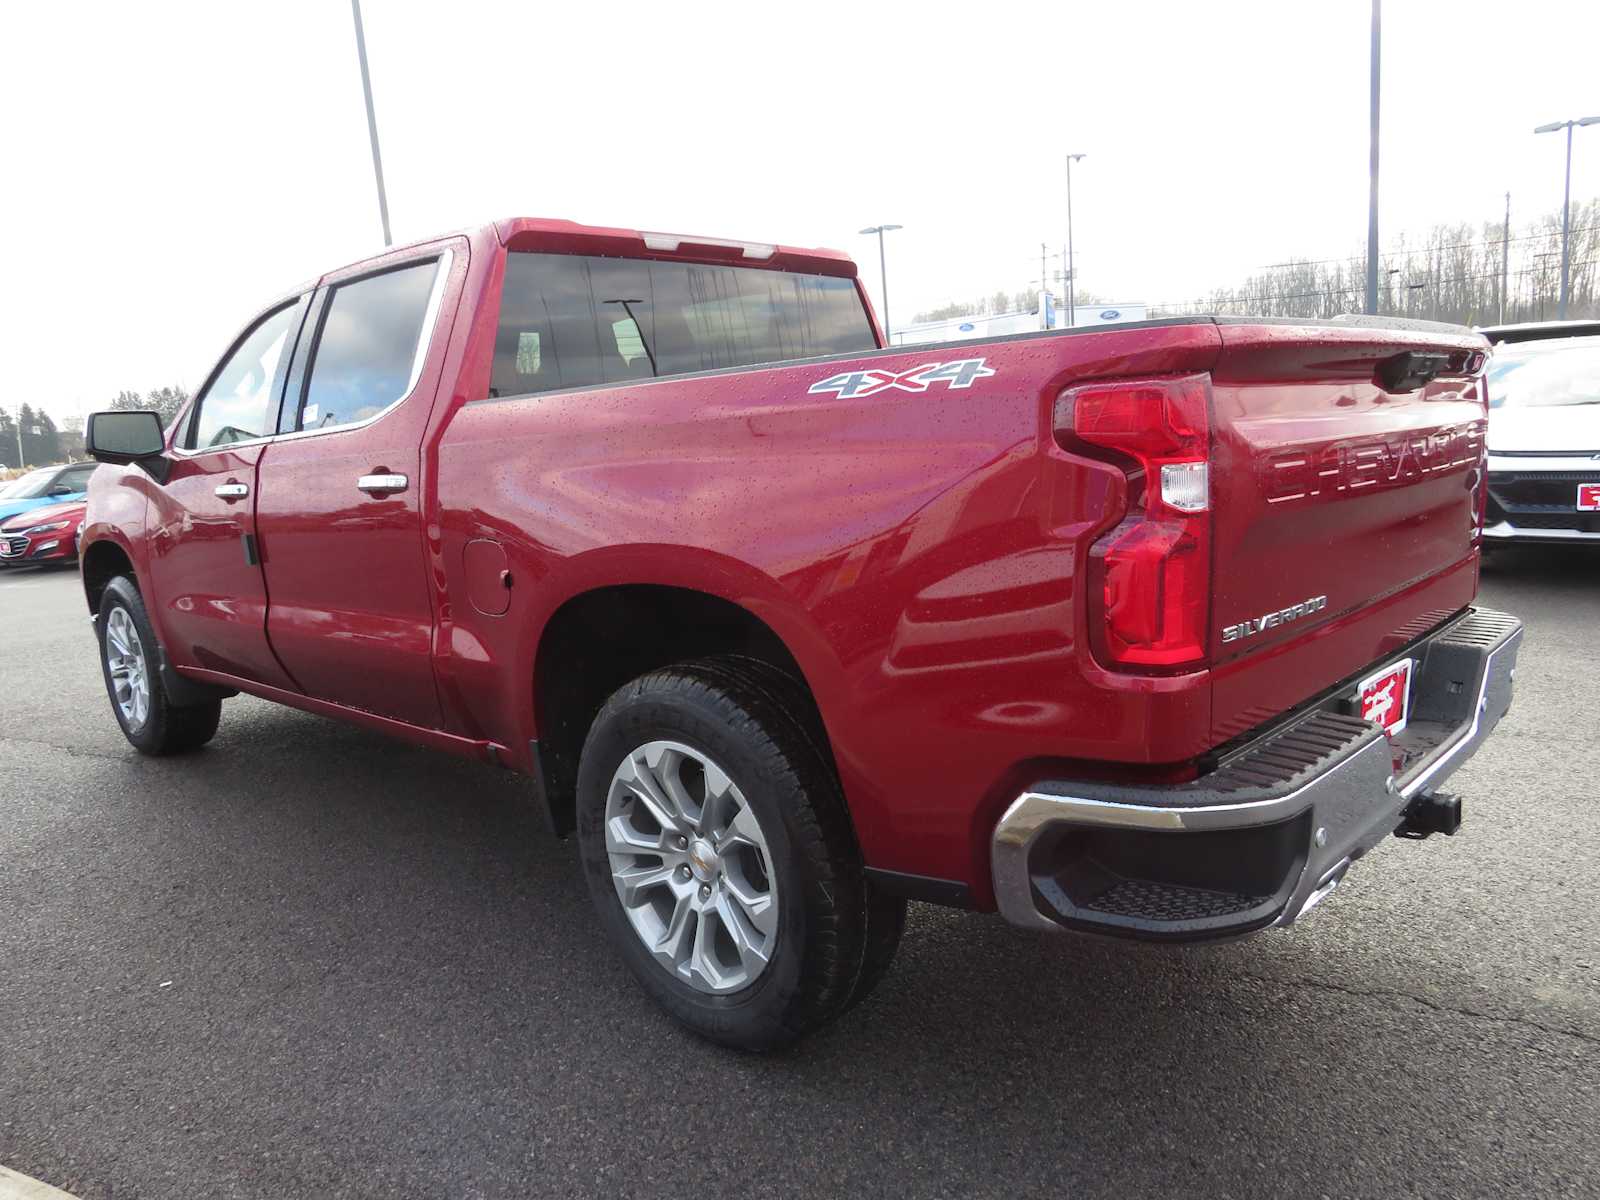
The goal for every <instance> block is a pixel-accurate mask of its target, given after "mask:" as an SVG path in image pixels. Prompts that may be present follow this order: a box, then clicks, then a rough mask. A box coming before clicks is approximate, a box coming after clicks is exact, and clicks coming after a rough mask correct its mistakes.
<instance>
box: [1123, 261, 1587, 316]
mask: <svg viewBox="0 0 1600 1200" xmlns="http://www.w3.org/2000/svg"><path fill="white" fill-rule="evenodd" d="M1335 261H1337V260H1335ZM1596 262H1600V259H1593V258H1587V259H1584V260H1583V261H1582V262H1577V263H1573V264H1572V266H1574V267H1586V266H1590V265H1591V264H1593V263H1596ZM1553 272H1554V268H1551V267H1523V268H1521V269H1520V270H1516V271H1512V272H1510V275H1511V277H1512V278H1514V279H1520V278H1521V277H1523V276H1525V275H1550V274H1552V273H1553ZM1498 278H1500V272H1499V271H1483V272H1478V273H1475V274H1471V275H1452V276H1450V277H1448V278H1440V279H1437V280H1429V281H1428V282H1427V283H1426V284H1423V285H1419V287H1428V288H1432V289H1434V290H1435V291H1438V290H1439V289H1440V288H1443V287H1444V286H1445V285H1447V284H1452V283H1469V282H1471V281H1472V280H1475V279H1498ZM1360 287H1361V285H1360V284H1359V282H1358V283H1353V284H1350V285H1348V286H1345V287H1337V288H1326V289H1323V290H1320V291H1313V292H1265V293H1263V294H1261V295H1259V296H1234V295H1230V294H1229V293H1228V292H1227V289H1225V288H1218V289H1216V290H1214V291H1213V292H1212V293H1211V294H1210V295H1209V296H1200V297H1197V298H1195V299H1194V300H1192V301H1191V300H1147V301H1145V304H1146V305H1147V306H1148V307H1150V308H1177V307H1181V306H1185V305H1191V304H1253V303H1255V302H1257V301H1261V300H1317V299H1329V298H1331V297H1334V296H1344V295H1348V294H1350V293H1353V292H1358V291H1360Z"/></svg>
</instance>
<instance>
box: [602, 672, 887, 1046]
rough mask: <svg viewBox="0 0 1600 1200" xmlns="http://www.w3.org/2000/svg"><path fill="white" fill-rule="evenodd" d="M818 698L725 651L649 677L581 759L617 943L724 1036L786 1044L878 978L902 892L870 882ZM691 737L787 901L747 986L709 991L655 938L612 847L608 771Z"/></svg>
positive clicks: (607, 913) (685, 1018)
mask: <svg viewBox="0 0 1600 1200" xmlns="http://www.w3.org/2000/svg"><path fill="white" fill-rule="evenodd" d="M813 714H814V709H813V707H812V705H811V703H810V700H809V697H808V696H807V695H806V694H805V692H804V691H803V690H802V689H801V688H800V687H799V685H797V684H796V683H795V682H794V681H792V680H790V679H789V678H788V676H786V675H784V674H783V673H782V672H779V671H777V670H775V669H773V668H771V667H768V666H767V665H765V664H763V663H759V662H755V661H754V660H750V659H743V658H735V657H731V656H730V657H719V658H711V659H702V660H697V661H694V662H688V663H683V664H679V665H677V666H673V667H668V668H665V669H663V670H660V671H655V672H653V673H651V674H649V675H645V676H643V677H641V678H639V679H636V680H634V681H633V682H632V683H629V684H627V685H626V686H624V687H623V688H621V689H620V690H618V691H617V692H616V693H615V694H614V695H613V696H612V697H611V698H610V699H609V700H608V701H607V702H606V704H605V705H604V707H602V709H601V710H600V713H599V715H598V716H597V717H596V718H595V721H594V724H593V725H592V726H591V727H590V730H589V736H588V740H587V741H586V743H585V745H584V749H583V757H582V760H581V762H580V764H579V770H578V812H577V817H578V821H577V825H578V847H579V853H580V856H581V858H582V861H583V867H584V875H585V877H586V878H587V880H588V885H589V892H590V896H591V898H592V899H593V901H594V904H595V908H596V910H597V911H598V913H599V916H600V921H601V924H602V925H603V926H604V928H605V930H606V933H607V935H608V936H609V938H610V940H611V942H612V944H613V946H615V947H616V949H617V951H618V953H620V954H621V956H622V958H623V961H624V962H625V963H626V964H627V966H628V968H629V969H630V970H631V971H632V972H633V974H634V976H635V978H637V979H638V980H639V983H640V984H641V985H642V986H643V987H644V989H645V990H646V991H647V992H648V993H649V994H650V995H651V997H652V998H653V999H655V1001H656V1002H657V1003H658V1004H660V1005H661V1006H662V1008H664V1009H665V1010H666V1011H667V1012H668V1014H670V1015H671V1016H672V1017H673V1018H674V1019H676V1020H677V1021H679V1022H680V1023H681V1024H683V1025H685V1026H686V1027H688V1028H689V1029H691V1030H693V1031H694V1032H695V1033H698V1034H700V1035H701V1036H703V1037H706V1038H708V1039H710V1040H712V1041H715V1042H719V1043H721V1044H722V1045H725V1046H732V1047H736V1048H738V1049H743V1050H770V1049H773V1048H776V1047H779V1046H783V1045H786V1044H788V1043H790V1042H792V1041H794V1040H795V1039H796V1038H798V1037H800V1036H802V1035H804V1034H805V1033H808V1032H809V1031H811V1030H813V1029H815V1028H817V1027H818V1026H820V1025H822V1024H824V1023H826V1022H827V1021H829V1020H831V1019H832V1018H834V1017H836V1016H838V1015H839V1014H840V1013H841V1012H843V1011H844V1010H845V1009H846V1008H848V1007H850V1006H851V1005H852V1004H854V1003H856V1002H857V1001H859V1000H861V999H862V998H864V997H865V996H866V994H867V993H868V992H869V991H870V990H871V988H872V987H873V985H875V984H876V983H877V981H878V980H879V979H880V978H881V977H882V975H883V973H884V971H885V970H886V969H887V967H888V963H889V960H890V959H891V958H892V957H893V954H894V949H895V945H896V944H897V943H898V940H899V935H900V931H901V929H902V927H903V925H904V917H905V904H904V901H902V900H899V899H897V898H894V897H888V896H884V895H882V894H880V893H878V892H877V891H876V889H874V888H872V887H871V885H870V884H869V883H868V882H867V881H866V879H865V878H864V876H863V873H862V867H861V852H860V850H859V848H858V846H857V845H856V840H855V834H854V831H853V830H852V829H851V826H850V820H849V815H848V812H847V810H846V807H845V802H844V797H843V794H842V793H841V791H840V788H839V783H838V780H837V778H836V777H835V774H834V771H833V768H832V764H831V760H830V758H829V757H828V755H827V754H826V752H825V751H824V749H823V742H822V741H821V731H820V727H819V725H818V724H817V722H816V720H815V717H814V715H813ZM663 739H664V740H672V741H677V742H681V743H684V744H686V745H688V746H691V747H693V748H694V749H696V750H697V751H700V752H702V753H704V754H706V755H707V756H708V757H709V758H710V759H712V761H714V762H716V763H717V764H718V765H719V766H721V768H722V769H723V770H725V771H726V772H727V773H728V775H729V776H730V778H732V779H733V781H734V783H735V784H736V785H737V786H738V787H739V789H740V791H741V792H742V793H743V795H744V797H745V800H746V803H747V804H748V805H749V807H750V809H751V812H752V813H753V815H754V816H755V817H756V819H757V821H758V822H759V823H760V825H761V829H762V833H763V835H764V836H765V838H766V841H767V844H768V850H769V852H770V862H769V864H768V870H769V871H770V874H771V876H772V880H773V884H774V886H775V887H776V889H777V892H778V895H779V896H780V898H781V903H780V904H779V906H778V914H779V915H778V924H777V935H776V939H775V948H774V949H773V951H772V954H771V957H770V959H769V960H768V963H767V965H766V967H765V969H764V970H762V972H761V973H760V974H759V975H758V976H756V978H755V979H754V981H753V982H752V983H750V984H749V985H748V986H747V987H744V988H743V989H742V990H739V991H735V992H727V993H710V992H706V991H700V990H697V989H696V988H694V987H693V986H691V985H690V984H689V983H686V982H684V981H683V980H681V979H679V978H678V977H676V976H675V975H674V974H672V973H671V972H670V971H669V970H667V969H665V968H664V967H663V966H662V965H661V964H660V963H658V962H657V960H656V959H655V958H654V957H653V956H652V955H651V953H650V952H649V950H647V949H646V947H645V946H644V944H643V942H642V941H641V940H640V937H639V935H638V934H636V933H635V931H634V929H633V926H632V925H631V924H630V923H629V920H628V917H627V914H626V912H625V910H624V909H623V906H622V903H621V901H620V900H619V899H618V896H617V892H616V887H615V885H614V883H613V880H612V876H611V866H610V861H609V857H608V854H607V850H606V844H605V831H604V822H605V808H606V800H607V795H608V792H609V790H610V786H611V780H612V777H613V775H614V773H615V772H616V770H617V768H618V766H619V765H620V764H621V763H622V762H623V760H624V758H625V757H626V756H627V755H628V754H629V753H631V752H632V751H633V750H634V749H635V748H637V747H639V746H641V745H644V744H645V743H648V742H650V741H655V740H663Z"/></svg>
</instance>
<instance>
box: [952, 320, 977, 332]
mask: <svg viewBox="0 0 1600 1200" xmlns="http://www.w3.org/2000/svg"><path fill="white" fill-rule="evenodd" d="M956 329H957V330H958V331H959V332H961V333H971V332H972V330H973V324H972V322H971V321H963V322H961V324H959V325H957V326H956Z"/></svg>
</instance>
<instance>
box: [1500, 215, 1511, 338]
mask: <svg viewBox="0 0 1600 1200" xmlns="http://www.w3.org/2000/svg"><path fill="white" fill-rule="evenodd" d="M1510 284H1511V193H1510V192H1507V193H1506V223H1505V230H1504V232H1503V233H1501V235H1500V324H1502V325H1504V324H1505V323H1506V289H1507V288H1508V287H1509V286H1510Z"/></svg>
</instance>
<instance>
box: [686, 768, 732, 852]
mask: <svg viewBox="0 0 1600 1200" xmlns="http://www.w3.org/2000/svg"><path fill="white" fill-rule="evenodd" d="M705 773H706V799H705V803H704V804H702V805H701V806H700V819H699V820H698V821H696V822H695V830H696V832H698V833H699V834H700V836H701V837H710V836H711V834H712V833H713V832H715V830H716V827H717V819H718V817H720V816H721V815H722V811H723V810H724V809H725V808H727V802H728V794H729V793H730V792H731V791H732V790H733V780H731V779H729V778H728V776H727V774H726V772H724V771H723V770H722V768H721V767H719V766H717V764H716V763H712V762H708V763H706V764H705Z"/></svg>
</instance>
